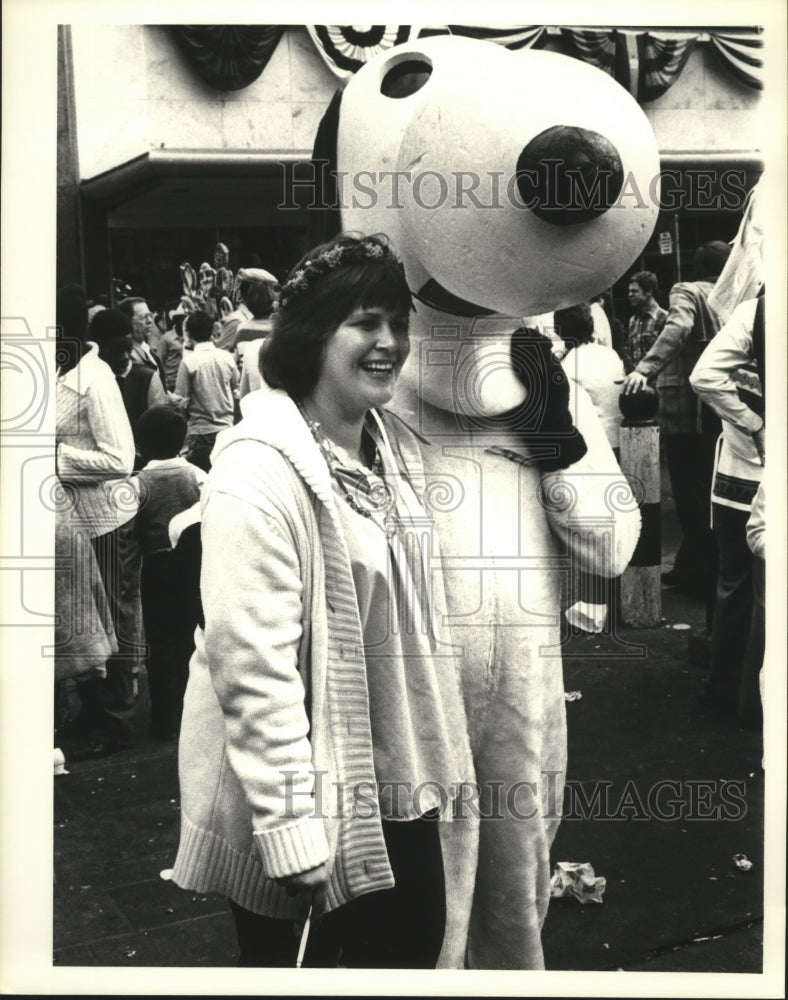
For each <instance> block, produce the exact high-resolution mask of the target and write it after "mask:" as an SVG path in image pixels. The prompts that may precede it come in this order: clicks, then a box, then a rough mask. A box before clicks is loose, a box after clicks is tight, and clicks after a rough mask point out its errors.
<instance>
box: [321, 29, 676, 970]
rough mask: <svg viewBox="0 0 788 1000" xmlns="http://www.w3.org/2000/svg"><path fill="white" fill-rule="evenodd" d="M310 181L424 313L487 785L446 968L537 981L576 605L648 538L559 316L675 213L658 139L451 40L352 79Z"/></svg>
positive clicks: (421, 394) (449, 836)
mask: <svg viewBox="0 0 788 1000" xmlns="http://www.w3.org/2000/svg"><path fill="white" fill-rule="evenodd" d="M318 164H320V166H321V170H320V172H319V174H318V172H317V166H318ZM313 166H314V167H315V169H316V177H319V178H321V179H322V187H321V194H320V197H321V199H322V200H321V201H320V202H318V203H316V204H317V205H318V207H313V208H312V212H311V217H312V220H313V221H314V222H316V223H317V224H318V227H319V228H318V230H317V231H315V232H313V233H312V236H313V238H315V239H317V238H323V239H324V238H327V237H328V236H330V235H333V233H334V232H336V231H338V230H339V229H340V228H341V229H343V230H346V231H358V232H362V233H376V232H382V233H386V234H387V235H388V237H389V239H390V240H391V242H392V243H393V245H394V247H395V249H396V250H397V252H398V254H399V255H400V257H401V259H402V261H403V264H404V267H405V273H406V276H407V279H408V283H409V285H410V287H411V289H412V291H413V293H414V297H415V299H416V311H415V313H414V314H413V315H412V317H411V345H412V346H411V353H410V356H409V358H408V361H407V363H406V365H405V368H404V369H403V372H402V375H401V377H400V380H399V383H398V386H397V392H396V395H395V397H394V399H393V401H392V403H391V404H390V408H391V409H392V410H393V411H394V412H395V413H396V414H397V415H399V416H400V417H401V418H402V419H403V420H405V421H406V422H407V423H408V424H409V425H410V426H411V427H412V428H413V429H414V430H415V431H416V432H417V433H418V434H419V435H420V436H421V438H422V442H423V444H422V447H423V455H424V462H425V468H426V470H427V488H426V491H425V496H424V503H425V506H426V508H427V510H428V512H429V514H430V516H431V518H432V519H433V520H434V522H435V524H436V525H437V528H438V533H439V536H440V539H441V550H442V556H441V558H442V566H441V569H442V572H443V573H444V578H445V582H446V583H445V585H446V594H447V603H448V622H447V625H448V626H449V628H450V631H451V636H452V642H453V652H454V654H455V656H456V658H457V662H458V663H459V664H460V670H461V684H462V690H463V695H464V699H465V705H466V711H467V718H468V726H469V736H470V741H471V748H472V751H473V757H474V767H475V772H476V786H475V787H474V788H470V789H463V791H462V794H461V795H460V797H459V799H458V800H457V801H456V805H457V808H456V809H455V819H454V820H453V821H452V822H446V823H441V840H442V846H443V852H444V864H445V869H446V885H447V927H446V934H445V939H444V944H443V951H442V953H441V959H440V962H439V966H440V967H445V968H458V967H459V968H462V967H465V968H472V969H543V968H544V958H543V953H542V944H541V930H542V925H543V923H544V919H545V916H546V913H547V908H548V902H549V899H550V847H551V844H552V841H553V838H554V836H555V833H556V830H557V828H558V824H559V822H560V811H561V802H562V797H563V790H564V778H565V773H566V766H567V760H566V721H565V698H564V687H563V677H562V663H561V606H562V605H561V602H562V593H564V590H563V588H564V586H565V585H566V583H567V581H568V579H569V576H570V573H575V572H578V571H579V572H585V573H592V574H595V575H601V576H605V577H613V576H616V575H619V574H621V573H622V572H623V571H624V569H625V568H626V565H627V563H628V561H629V559H630V558H631V556H632V553H633V551H634V549H635V546H636V543H637V540H638V535H639V531H640V515H639V512H638V506H637V502H636V500H635V497H634V493H633V489H632V487H631V485H630V484H629V483H628V481H627V479H626V478H625V477H624V476H623V474H622V473H621V470H620V468H619V467H618V464H617V463H616V460H615V457H614V455H613V453H612V451H611V449H610V447H609V445H608V443H607V440H606V437H605V434H604V431H603V430H602V427H601V424H600V423H599V420H598V418H597V416H596V414H595V412H594V410H593V407H592V405H591V403H590V400H589V398H588V397H587V396H586V395H585V393H584V392H583V390H582V389H581V388H579V387H578V386H577V385H575V384H573V383H570V382H569V381H568V380H567V379H566V378H565V376H564V375H563V373H562V371H561V368H560V365H559V363H558V362H557V360H556V357H555V356H554V354H553V353H552V351H551V347H552V346H553V341H552V340H551V339H550V338H549V336H545V315H544V314H549V313H552V311H554V310H556V309H560V308H564V307H567V306H570V305H574V304H576V303H578V302H582V301H585V300H587V299H589V298H590V297H592V296H594V295H596V294H597V293H598V292H600V291H602V290H604V289H606V288H608V287H609V286H610V285H611V284H612V283H613V282H615V281H616V280H617V279H618V278H620V277H621V276H622V275H623V274H624V273H625V272H626V270H627V269H628V268H629V267H630V266H631V265H632V264H633V262H634V261H635V260H636V259H637V257H638V255H639V254H640V253H641V252H642V250H643V248H644V247H645V245H646V243H647V242H648V239H649V237H650V235H651V233H652V230H653V228H654V225H655V222H656V217H657V211H658V190H655V188H656V186H657V185H658V177H659V155H658V150H657V146H656V142H655V139H654V135H653V133H652V131H651V128H650V126H649V124H648V121H647V120H646V118H645V116H644V114H643V112H642V111H641V109H640V107H639V106H638V105H637V103H636V102H635V101H634V99H633V98H632V97H631V96H630V95H629V94H628V93H627V92H626V91H625V90H624V89H623V88H622V87H620V86H619V85H618V84H617V83H616V82H615V81H614V80H613V79H612V78H610V77H609V76H607V75H606V74H604V73H602V72H601V71H599V70H597V69H594V68H592V67H589V66H587V65H586V64H584V63H582V62H580V61H578V60H575V59H572V58H569V57H566V56H562V55H557V54H554V53H550V52H541V51H534V50H520V51H510V50H508V49H505V48H503V47H501V46H498V45H496V44H494V43H492V42H485V41H475V40H471V39H465V38H460V37H451V36H442V37H433V38H428V39H423V40H419V41H417V42H415V43H407V44H404V45H399V46H395V47H394V48H391V49H389V50H387V51H386V52H384V53H381V54H379V55H377V56H376V57H375V58H374V59H373V60H371V61H370V62H368V63H366V64H365V65H364V66H363V67H362V68H361V69H360V70H359V71H358V72H357V73H356V74H355V76H353V77H352V78H351V79H350V80H349V82H348V83H347V85H346V86H345V88H344V90H343V91H341V92H338V93H337V94H336V95H335V97H334V99H333V101H332V102H331V104H330V105H329V108H328V109H327V111H326V114H325V116H324V119H323V121H322V122H321V125H320V127H319V130H318V133H317V137H316V141H315V152H314V164H313ZM316 183H317V182H316ZM321 205H322V209H321V207H320V206H321ZM323 209H325V210H323ZM535 317H540V319H539V320H537V319H535ZM549 318H550V319H551V318H552V317H549ZM540 323H541V330H540V328H539V326H540ZM547 325H549V324H547Z"/></svg>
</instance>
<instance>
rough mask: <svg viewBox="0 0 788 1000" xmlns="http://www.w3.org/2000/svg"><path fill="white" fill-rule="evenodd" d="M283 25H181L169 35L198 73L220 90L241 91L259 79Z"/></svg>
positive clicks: (277, 42) (173, 28)
mask: <svg viewBox="0 0 788 1000" xmlns="http://www.w3.org/2000/svg"><path fill="white" fill-rule="evenodd" d="M284 30H285V29H284V25H275V24H265V25H252V24H231V25H215V24H179V25H171V26H170V31H172V33H173V34H174V36H175V38H176V39H177V42H178V46H179V48H180V50H181V52H183V54H184V56H185V57H186V59H187V60H188V61H189V63H190V64H191V66H192V67H193V68H194V70H195V72H196V73H197V74H198V75H199V76H201V77H202V79H203V80H205V82H206V83H209V84H210V85H211V86H212V87H216V89H217V90H240V89H241V88H242V87H248V86H249V84H250V83H254V81H255V80H256V79H257V78H258V77H259V76H260V74H261V73H262V72H263V70H264V69H265V67H266V66H267V64H268V60H269V59H270V58H271V56H272V54H273V52H274V49H275V48H276V46H277V45H278V44H279V39H280V38H281V37H282V34H283V32H284Z"/></svg>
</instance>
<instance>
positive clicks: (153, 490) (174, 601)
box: [136, 406, 206, 740]
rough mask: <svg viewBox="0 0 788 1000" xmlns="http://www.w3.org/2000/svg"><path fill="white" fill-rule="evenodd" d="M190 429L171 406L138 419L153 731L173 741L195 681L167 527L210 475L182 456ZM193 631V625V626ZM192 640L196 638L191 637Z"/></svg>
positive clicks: (140, 533)
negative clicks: (190, 683)
mask: <svg viewBox="0 0 788 1000" xmlns="http://www.w3.org/2000/svg"><path fill="white" fill-rule="evenodd" d="M186 430H187V424H186V420H185V419H184V417H183V416H182V415H181V414H180V413H179V412H178V410H177V409H176V408H175V407H173V406H154V407H151V408H150V409H149V410H147V411H146V412H145V413H143V415H142V416H141V417H140V419H139V421H138V422H137V426H136V432H137V441H138V444H139V448H140V451H141V453H142V457H143V460H144V462H145V463H146V464H145V467H144V468H143V469H142V471H141V472H140V474H139V476H138V478H137V483H138V490H139V511H138V514H137V520H136V532H137V539H138V541H139V544H140V547H141V549H142V581H141V586H142V616H143V623H144V626H145V638H146V641H147V643H148V658H147V670H148V689H149V691H150V700H151V731H152V734H153V735H154V736H155V737H156V738H158V739H162V740H171V739H174V738H175V736H176V735H177V733H178V731H179V728H180V719H181V712H182V710H183V693H184V691H185V689H186V681H187V679H188V676H189V655H190V650H189V644H188V641H187V640H186V639H185V635H186V633H187V632H188V631H189V623H188V618H187V615H186V609H185V601H184V595H183V593H182V588H181V584H180V581H179V575H178V573H177V571H176V568H175V564H174V561H173V553H172V547H171V544H170V536H169V525H170V521H171V520H172V519H173V517H175V516H176V515H177V514H180V513H181V512H182V511H185V510H187V509H188V508H189V507H192V506H193V505H194V504H195V503H196V502H197V501H198V500H199V497H200V490H201V489H202V485H203V483H204V482H205V479H206V475H205V472H204V471H203V470H202V469H200V468H198V467H197V466H195V465H192V464H191V463H190V462H188V461H187V460H186V459H185V458H184V457H182V456H180V455H179V452H180V450H181V448H182V447H183V443H184V440H185V438H186ZM191 631H192V632H193V626H192V628H191ZM188 638H189V639H190V638H191V636H188Z"/></svg>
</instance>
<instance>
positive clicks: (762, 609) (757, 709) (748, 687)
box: [738, 556, 766, 729]
mask: <svg viewBox="0 0 788 1000" xmlns="http://www.w3.org/2000/svg"><path fill="white" fill-rule="evenodd" d="M765 577H766V563H765V562H764V560H763V559H760V558H758V556H753V557H752V620H751V622H750V635H749V639H748V641H747V649H746V650H745V652H744V666H743V669H742V676H741V686H740V688H739V713H738V714H739V718H740V719H741V721H742V722H743V723H744V724H745V725H746V726H751V727H752V728H756V729H757V728H758V727H759V726H761V724H762V723H763V705H762V702H761V686H760V675H761V669H762V667H763V654H764V649H765V647H766V594H765Z"/></svg>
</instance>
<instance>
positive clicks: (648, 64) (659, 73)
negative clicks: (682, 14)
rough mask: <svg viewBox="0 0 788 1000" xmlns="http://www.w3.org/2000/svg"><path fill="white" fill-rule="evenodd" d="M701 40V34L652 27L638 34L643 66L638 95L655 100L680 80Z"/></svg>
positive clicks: (639, 52) (640, 72)
mask: <svg viewBox="0 0 788 1000" xmlns="http://www.w3.org/2000/svg"><path fill="white" fill-rule="evenodd" d="M697 40H698V36H697V35H684V36H683V37H676V36H675V35H657V34H654V33H653V32H650V31H644V32H643V33H642V34H639V35H638V36H637V44H638V56H639V64H640V68H639V72H638V86H637V93H636V94H635V96H636V97H637V99H638V100H639V101H644V102H645V101H655V100H656V99H657V98H658V97H661V96H662V95H663V94H664V93H665V91H666V90H667V89H668V88H669V87H670V86H671V85H672V84H673V83H675V82H676V80H677V79H678V77H679V75H680V74H681V72H682V70H683V69H684V66H685V65H686V63H687V60H688V59H689V57H690V53H691V52H692V50H693V49H694V48H695V42H696V41H697Z"/></svg>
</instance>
